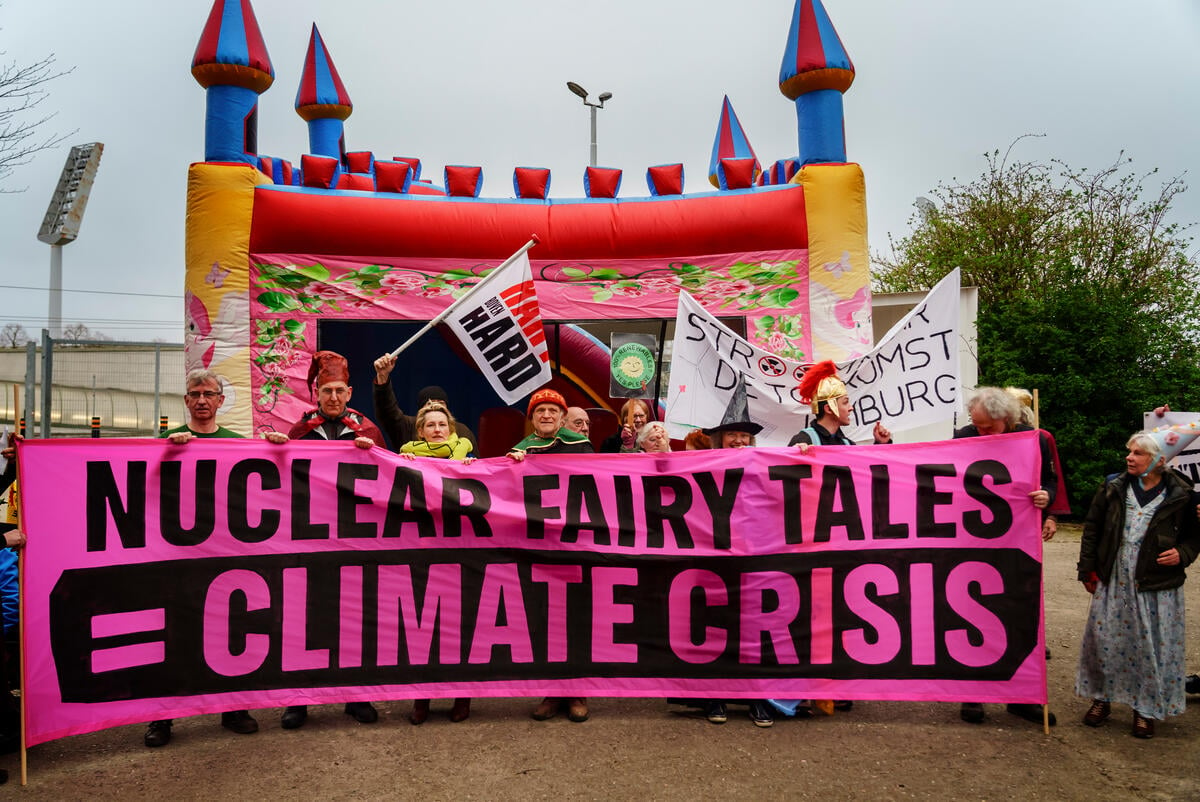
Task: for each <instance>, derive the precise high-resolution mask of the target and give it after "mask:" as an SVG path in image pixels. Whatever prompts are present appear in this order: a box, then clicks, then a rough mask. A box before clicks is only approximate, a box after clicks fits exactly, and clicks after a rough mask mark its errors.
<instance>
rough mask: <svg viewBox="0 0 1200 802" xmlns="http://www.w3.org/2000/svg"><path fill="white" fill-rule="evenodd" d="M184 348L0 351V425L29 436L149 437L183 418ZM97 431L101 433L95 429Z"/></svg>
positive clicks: (47, 343)
mask: <svg viewBox="0 0 1200 802" xmlns="http://www.w3.org/2000/svg"><path fill="white" fill-rule="evenodd" d="M183 379H184V356H183V346H182V345H176V344H168V343H144V342H114V341H76V340H61V339H60V340H55V339H52V338H50V337H49V336H47V335H46V333H45V332H43V337H42V342H41V343H29V344H28V345H27V346H26V347H24V348H0V394H2V396H0V428H7V429H8V430H9V431H14V430H19V428H20V424H21V418H24V420H25V433H26V435H27V436H29V437H43V436H46V437H89V436H100V437H148V436H153V435H156V434H157V433H158V431H159V425H160V420H161V419H162V418H164V417H165V418H166V420H167V424H168V426H178V425H180V424H182V423H184V422H186V409H185V408H184V405H183ZM94 430H95V431H96V432H98V434H95V433H94Z"/></svg>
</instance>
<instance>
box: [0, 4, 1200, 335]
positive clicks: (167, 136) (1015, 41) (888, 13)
mask: <svg viewBox="0 0 1200 802" xmlns="http://www.w3.org/2000/svg"><path fill="white" fill-rule="evenodd" d="M254 7H255V11H256V14H257V17H258V20H259V24H260V26H261V28H262V31H263V35H264V37H265V39H266V43H267V48H268V50H269V52H270V54H271V59H272V62H273V63H274V66H275V75H276V79H275V85H274V86H273V87H272V88H271V89H270V90H268V91H267V92H266V94H264V95H263V97H262V101H261V104H260V110H259V150H260V152H262V153H266V154H271V155H277V156H281V157H284V158H288V159H291V160H292V161H294V162H298V161H299V158H300V155H301V154H302V153H304V152H306V150H307V149H308V138H307V130H306V128H305V125H304V123H303V121H302V120H301V119H300V118H299V117H298V116H297V115H296V113H295V111H294V110H293V102H294V99H295V93H296V87H297V84H298V82H299V79H300V72H301V68H302V66H303V64H302V62H303V57H304V52H305V48H306V47H307V44H308V36H309V28H310V25H311V24H312V23H313V22H315V23H316V24H317V25H318V27H319V28H320V30H321V34H322V36H323V37H324V39H325V43H326V45H327V46H328V48H329V51H330V54H331V55H332V57H333V59H334V62H335V64H336V66H337V68H338V71H339V73H340V74H341V77H342V80H343V82H344V83H345V85H346V88H347V90H348V91H349V93H350V97H351V99H352V100H353V102H354V106H355V108H354V114H353V115H352V116H351V117H350V119H349V120H348V121H347V123H346V144H347V147H348V148H349V149H351V150H372V151H374V152H376V153H377V154H378V155H380V156H383V157H387V156H399V155H403V156H417V157H420V158H421V159H422V161H423V169H424V175H425V176H427V177H432V178H434V179H435V180H437V181H438V182H439V183H440V178H441V172H442V167H443V166H444V165H445V164H478V165H482V166H483V168H484V187H483V195H484V196H488V197H511V196H512V181H511V176H512V168H513V167H514V166H517V165H537V166H544V167H550V168H552V170H553V179H552V185H551V193H550V194H551V197H554V198H569V197H579V196H582V194H583V188H582V183H583V182H582V173H583V168H584V166H585V165H586V164H587V159H588V142H589V140H588V113H587V109H586V108H584V106H583V105H582V103H581V102H580V101H579V99H578V98H576V97H575V96H574V95H572V94H570V93H569V92H568V91H567V88H566V82H567V81H576V82H577V83H580V84H582V85H583V86H584V87H586V88H587V89H588V90H590V91H591V92H592V94H593V96H595V95H597V94H599V93H600V92H603V91H609V92H612V93H613V99H612V100H611V101H610V102H609V103H608V105H607V107H606V108H605V109H603V110H602V111H600V112H599V137H598V139H599V162H600V164H602V165H608V166H613V167H621V168H623V169H624V170H625V179H624V184H623V186H622V190H621V196H622V197H626V196H644V195H646V194H647V193H646V189H645V181H644V178H643V176H644V173H645V169H646V167H647V166H649V165H652V164H659V163H663V162H673V161H682V162H683V163H684V165H685V171H686V175H687V183H686V186H685V191H688V192H699V191H707V190H709V189H711V187H710V186H709V185H708V182H707V178H706V172H707V167H708V158H709V153H710V151H711V148H712V141H713V136H714V133H715V130H716V123H717V117H718V114H719V112H720V105H721V99H722V97H723V96H724V95H726V94H728V95H729V97H730V99H731V101H732V103H733V105H734V108H735V110H736V111H737V113H738V116H739V117H740V119H741V121H742V125H743V126H744V128H745V129H746V133H747V136H748V137H749V139H750V142H751V143H752V144H753V146H754V148H755V150H756V152H757V154H758V156H759V158H760V159H761V160H762V161H763V162H764V163H767V162H770V161H773V160H775V159H777V158H784V157H788V156H794V155H795V153H796V151H797V137H796V119H795V111H794V107H793V105H792V103H791V102H790V101H788V100H787V99H786V98H784V97H783V95H781V94H780V93H779V89H778V73H779V63H780V59H781V57H782V54H783V47H784V38H785V36H786V31H787V26H788V24H789V21H790V19H791V12H792V0H741V2H736V3H734V2H726V3H715V2H707V0H608V2H603V3H596V2H586V3H585V2H580V0H507V2H482V1H481V0H460V2H457V3H429V2H423V3H420V2H408V3H404V2H380V0H336V2H333V1H332V0H320V1H318V0H256V2H255V3H254ZM825 7H826V9H827V10H828V12H829V14H830V16H831V17H832V19H833V22H834V25H835V26H836V27H837V29H838V31H839V33H840V34H841V37H842V41H843V43H844V44H845V46H846V48H847V50H848V51H849V53H850V56H851V58H852V59H853V61H854V64H855V68H856V70H857V78H856V80H855V82H854V85H853V86H852V87H851V88H850V90H849V92H848V93H847V94H846V99H845V108H846V139H847V154H848V158H849V159H850V160H851V161H856V162H858V163H860V164H861V165H862V166H863V169H864V172H865V173H866V179H867V194H868V209H869V212H868V213H869V218H868V223H869V226H870V242H871V247H872V250H873V251H880V250H883V249H886V248H887V244H888V234H889V233H890V234H892V235H895V236H899V235H903V234H904V233H905V232H906V231H907V230H908V220H909V217H910V215H911V214H912V213H913V211H914V209H913V207H912V202H913V200H914V199H915V198H916V197H917V196H919V195H924V194H928V193H929V192H930V190H931V189H932V188H933V187H934V186H935V185H936V184H937V183H938V182H939V181H949V180H952V179H954V178H959V179H969V178H971V177H974V176H976V175H978V174H979V172H980V171H981V170H982V169H983V167H984V161H983V158H982V154H983V153H984V152H985V151H988V150H991V149H994V148H1000V149H1002V150H1003V149H1004V148H1006V147H1007V146H1008V145H1009V143H1010V142H1012V141H1013V140H1014V139H1015V138H1017V137H1019V136H1021V135H1022V134H1029V133H1034V134H1044V137H1042V138H1039V139H1030V140H1025V141H1023V142H1022V143H1021V144H1020V145H1019V146H1018V147H1017V148H1016V150H1015V151H1014V153H1015V156H1016V157H1017V158H1020V159H1027V160H1046V159H1049V158H1052V157H1057V158H1060V159H1063V160H1065V161H1067V162H1068V163H1070V164H1071V165H1073V166H1076V167H1085V166H1087V167H1093V168H1095V167H1102V166H1106V165H1108V164H1111V163H1112V162H1113V161H1114V160H1115V159H1116V158H1117V155H1118V154H1119V152H1120V151H1121V150H1125V151H1126V153H1127V154H1129V155H1131V156H1133V157H1134V159H1135V164H1136V165H1138V166H1140V167H1141V168H1144V169H1150V168H1152V167H1158V168H1160V169H1161V172H1162V175H1163V176H1164V177H1170V176H1175V175H1179V174H1182V173H1185V172H1186V173H1188V176H1187V177H1188V179H1189V180H1191V181H1192V182H1195V181H1196V174H1197V167H1198V166H1200V148H1198V147H1197V146H1196V145H1195V142H1196V141H1197V140H1198V139H1200V90H1198V87H1200V47H1198V45H1200V3H1198V2H1196V0H1141V2H1138V3H1129V2H1127V1H1123V2H1117V0H1011V2H1007V3H1003V4H998V3H980V2H963V0H912V1H911V2H896V1H895V0H825ZM210 8H211V3H210V2H208V0H171V2H163V0H113V1H112V2H110V3H106V4H103V5H102V6H96V5H93V4H83V3H80V2H78V0H4V2H3V5H0V50H3V51H6V55H5V56H4V57H3V58H4V60H6V61H10V60H15V61H18V62H28V61H32V60H35V59H37V58H40V57H42V56H44V55H46V54H48V53H54V54H56V56H57V58H58V61H59V64H60V65H61V66H63V67H70V66H74V67H75V71H74V73H73V74H71V75H69V76H67V77H65V78H62V79H60V80H58V81H56V82H55V83H54V84H52V85H51V92H52V94H51V97H50V98H49V99H48V100H47V101H46V103H45V104H44V107H43V108H44V109H45V110H47V111H58V113H59V114H58V118H57V119H56V120H55V121H54V123H53V125H55V126H56V127H57V128H58V129H59V130H60V131H69V130H72V129H76V128H77V129H78V133H76V134H75V135H73V136H72V137H71V140H70V142H69V143H68V144H80V143H84V142H92V141H100V142H103V143H104V144H105V152H104V158H103V161H102V163H101V165H100V172H99V175H98V178H97V181H96V184H95V187H94V189H93V192H92V196H91V201H90V203H89V206H88V209H87V214H86V217H85V219H84V223H83V227H82V230H81V234H80V237H79V239H78V240H77V241H76V242H75V243H73V244H71V245H69V246H67V247H66V248H65V251H64V287H65V288H66V289H68V290H87V291H96V290H103V291H106V292H115V293H129V295H99V294H88V293H86V292H67V293H66V294H65V295H64V298H63V316H64V321H65V322H66V323H71V322H77V321H82V322H84V323H86V324H87V325H88V326H89V327H91V328H94V329H98V330H100V331H103V332H105V333H107V334H109V335H110V336H113V337H115V338H117V339H137V340H149V339H152V338H155V337H158V338H162V339H165V340H167V341H169V342H180V341H182V337H183V323H182V301H181V299H180V297H179V296H181V295H182V290H183V232H184V205H185V196H184V192H185V184H186V177H187V167H188V164H189V163H191V162H194V161H198V160H202V159H203V131H204V91H203V90H202V89H201V88H200V87H199V85H198V84H196V82H195V81H194V80H193V79H192V77H191V74H190V73H189V66H190V64H191V57H192V52H193V50H194V49H195V46H196V42H197V40H198V38H199V36H200V31H201V28H202V27H203V25H204V21H205V19H206V18H207V15H208V12H209V9H210ZM66 151H67V146H64V147H63V148H61V149H59V150H56V151H54V152H50V153H44V154H42V155H41V156H39V157H38V158H37V160H36V161H35V162H34V163H32V164H30V165H28V166H26V167H23V168H20V169H18V170H17V172H16V173H15V174H14V175H13V176H12V177H11V178H10V179H9V181H8V184H7V188H9V189H12V188H21V187H28V189H27V190H26V191H25V192H24V193H22V194H9V195H0V285H4V287H3V289H0V293H2V295H0V297H3V298H4V309H3V312H0V325H3V323H5V322H9V321H17V322H20V323H22V324H23V325H24V326H25V327H26V329H27V330H29V331H30V333H31V334H34V333H36V331H37V330H39V329H40V328H41V327H42V326H43V325H45V315H46V308H47V295H46V292H45V290H44V289H42V290H37V291H29V290H16V289H11V287H12V286H33V287H40V288H44V287H45V286H46V284H47V281H48V272H49V271H48V265H49V248H48V247H47V246H45V245H43V244H42V243H40V242H38V241H37V239H36V233H37V229H38V226H39V225H40V223H41V218H42V215H43V214H44V212H45V209H46V204H47V202H48V201H49V199H50V195H51V192H52V191H53V188H54V185H55V182H56V181H57V178H58V174H59V172H60V171H61V169H62V165H63V160H64V159H65V157H66ZM1154 186H1157V183H1154ZM1177 219H1178V220H1179V221H1180V222H1185V223H1192V222H1197V221H1200V186H1198V187H1196V188H1194V189H1191V190H1189V191H1188V192H1187V193H1186V194H1185V195H1184V196H1183V198H1182V200H1181V202H1180V203H1179V204H1178V208H1177ZM133 293H142V294H145V295H141V296H138V295H133ZM146 295H151V296H153V295H163V296H172V297H162V298H160V297H146Z"/></svg>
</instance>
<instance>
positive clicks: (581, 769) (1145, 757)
mask: <svg viewBox="0 0 1200 802" xmlns="http://www.w3.org/2000/svg"><path fill="white" fill-rule="evenodd" d="M1078 543H1079V534H1078V529H1077V528H1071V527H1064V528H1063V529H1062V530H1060V533H1059V536H1058V537H1057V538H1056V539H1055V540H1054V541H1053V542H1051V543H1049V544H1047V548H1046V594H1047V596H1046V620H1047V642H1048V643H1049V645H1050V646H1051V648H1052V649H1053V652H1054V658H1053V659H1052V660H1051V661H1050V663H1049V669H1050V696H1051V708H1052V709H1053V710H1054V711H1055V712H1056V713H1057V714H1058V717H1059V724H1058V726H1057V727H1055V728H1053V729H1052V730H1051V734H1050V735H1049V736H1046V735H1043V734H1042V732H1041V728H1040V727H1037V726H1034V725H1031V724H1029V723H1026V722H1024V721H1022V720H1020V719H1017V718H1015V717H1014V716H1011V715H1009V714H1007V713H1005V712H1004V709H1003V707H1002V706H1000V705H988V706H987V707H988V718H987V720H986V721H985V722H984V723H983V724H981V725H971V724H965V723H963V722H962V721H960V720H959V718H958V707H957V705H953V704H927V703H921V704H917V703H911V704H910V703H902V702H860V703H858V704H856V705H855V707H854V710H853V711H851V712H849V713H839V714H837V715H835V716H833V717H828V718H826V717H818V718H812V719H807V720H785V721H779V722H777V723H776V724H775V726H774V727H772V728H770V729H758V728H756V727H754V726H753V725H752V724H751V723H750V721H749V720H748V719H747V718H745V717H744V715H743V713H742V709H741V708H733V709H732V710H731V715H730V720H729V723H727V724H725V725H724V726H713V725H711V724H709V723H708V722H707V721H705V720H703V719H702V718H695V717H689V716H684V715H680V714H678V713H674V712H671V710H669V709H668V708H667V706H666V705H665V704H664V703H663V702H662V701H660V700H650V699H593V700H592V719H591V720H590V721H588V722H586V723H584V724H573V723H570V722H568V721H567V720H566V719H565V718H558V719H554V720H551V721H548V722H536V721H532V720H530V718H529V710H530V709H531V707H532V705H533V701H532V700H526V699H480V700H476V702H475V704H474V707H473V709H472V714H471V718H470V720H469V721H467V722H465V723H462V724H451V723H450V722H449V721H448V720H447V719H446V717H445V713H446V712H447V711H448V709H449V702H448V701H447V702H441V703H437V702H435V708H434V713H433V715H432V716H431V718H430V720H429V721H428V722H427V723H426V724H424V725H423V726H421V727H413V726H411V725H410V724H409V723H408V721H407V719H406V715H407V712H408V708H409V704H408V703H407V702H391V703H384V704H381V705H379V708H380V714H381V718H380V721H379V723H377V724H374V725H368V726H363V725H359V724H356V723H354V722H353V721H351V720H350V719H349V718H347V717H346V716H344V715H342V713H341V709H340V707H333V706H326V707H319V708H313V709H312V711H311V715H310V718H309V721H308V724H307V725H306V726H305V727H304V728H303V729H300V730H292V731H285V730H281V729H280V728H279V711H278V710H262V711H256V713H255V715H256V716H257V718H258V720H259V724H260V727H261V729H260V731H259V732H258V733H257V734H255V735H250V736H241V735H233V734H231V733H227V732H226V731H224V730H222V729H221V727H220V726H219V717H218V716H215V715H214V716H198V717H195V718H190V719H184V720H181V721H178V722H177V723H176V725H175V737H174V739H173V740H172V742H171V743H170V745H168V746H166V747H164V748H161V749H146V748H144V747H143V746H142V742H141V741H142V732H143V729H144V728H143V727H140V726H136V727H134V726H130V727H118V728H115V729H110V730H105V731H103V732H97V733H92V734H90V735H81V736H75V737H72V738H66V739H63V740H59V741H53V742H51V743H47V744H43V745H41V746H38V747H35V748H34V749H32V750H31V751H30V753H29V784H28V786H26V787H25V788H24V789H22V788H20V787H19V785H18V783H19V774H18V772H19V769H18V766H19V764H18V757H17V756H16V755H6V756H3V757H0V767H2V768H7V769H8V770H9V771H10V772H11V773H12V777H11V779H10V781H9V784H8V785H7V786H6V787H4V789H3V792H7V793H8V794H11V795H14V796H15V795H16V794H20V795H21V796H22V797H24V798H28V799H46V800H56V801H57V800H62V799H78V798H84V797H86V798H88V799H122V800H128V799H142V798H151V797H156V798H168V799H226V798H235V797H240V798H250V799H255V798H263V797H268V796H269V797H274V798H279V799H291V798H313V799H397V798H399V799H409V798H417V797H420V798H422V799H486V800H491V799H538V798H545V799H551V798H561V797H570V798H587V799H696V798H700V797H704V798H712V797H718V796H727V795H728V796H734V795H736V796H738V797H742V798H758V799H782V798H788V799H809V798H814V799H815V798H823V799H830V798H832V799H870V800H890V799H912V798H918V799H1003V798H1010V799H1066V800H1074V799H1078V800H1105V799H1114V800H1115V799H1122V800H1127V799H1131V798H1132V799H1197V798H1200V696H1193V697H1190V699H1189V702H1190V703H1191V704H1190V709H1189V711H1188V712H1187V713H1186V714H1185V715H1183V716H1180V717H1178V718H1173V719H1170V720H1168V721H1167V722H1165V723H1160V724H1159V726H1158V734H1157V736H1156V737H1155V738H1154V739H1153V740H1150V741H1140V740H1137V739H1134V738H1132V737H1131V736H1130V735H1129V725H1130V718H1131V714H1130V711H1129V710H1128V709H1125V708H1114V711H1113V717H1112V719H1111V720H1110V721H1109V723H1108V724H1106V725H1105V726H1103V727H1101V728H1099V729H1095V730H1093V729H1090V728H1088V727H1085V726H1083V724H1082V723H1081V719H1082V716H1083V714H1084V712H1085V711H1086V709H1087V702H1086V701H1085V700H1083V699H1079V698H1076V697H1075V695H1074V693H1073V692H1072V688H1073V682H1074V674H1075V661H1076V659H1077V656H1078V642H1079V637H1080V633H1081V631H1082V628H1083V622H1084V619H1085V617H1086V613H1087V601H1088V596H1087V594H1086V593H1085V592H1084V591H1083V589H1082V587H1081V586H1080V585H1079V583H1078V582H1076V581H1075V571H1074V566H1075V559H1076V557H1077V553H1078ZM1187 596H1188V601H1189V607H1190V608H1191V611H1192V615H1191V619H1190V621H1189V625H1188V634H1189V646H1188V655H1189V667H1190V670H1193V671H1195V670H1200V578H1193V579H1192V580H1191V581H1190V582H1189V583H1188V585H1187Z"/></svg>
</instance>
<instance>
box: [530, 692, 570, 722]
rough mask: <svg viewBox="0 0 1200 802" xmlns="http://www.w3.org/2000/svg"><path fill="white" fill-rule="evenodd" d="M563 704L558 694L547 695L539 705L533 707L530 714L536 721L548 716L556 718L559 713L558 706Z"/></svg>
mask: <svg viewBox="0 0 1200 802" xmlns="http://www.w3.org/2000/svg"><path fill="white" fill-rule="evenodd" d="M560 704H562V699H559V698H558V697H556V696H547V697H546V698H545V699H543V700H542V701H541V702H539V703H538V706H537V707H535V708H534V709H533V712H532V713H530V714H529V715H530V716H532V717H533V720H534V721H545V720H546V719H548V718H554V717H555V716H556V715H557V714H558V706H559V705H560Z"/></svg>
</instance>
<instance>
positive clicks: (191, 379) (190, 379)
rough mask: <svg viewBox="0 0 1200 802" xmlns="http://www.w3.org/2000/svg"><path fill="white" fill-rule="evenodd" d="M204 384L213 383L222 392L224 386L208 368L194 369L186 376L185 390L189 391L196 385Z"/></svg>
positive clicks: (218, 377) (219, 378)
mask: <svg viewBox="0 0 1200 802" xmlns="http://www.w3.org/2000/svg"><path fill="white" fill-rule="evenodd" d="M205 382H213V383H214V384H216V385H217V389H218V390H221V391H222V392H224V386H223V385H222V384H221V377H220V376H218V375H217V374H216V373H215V372H214V371H211V370H209V369H208V368H196V369H195V370H193V371H190V372H189V373H188V375H187V389H189V390H190V389H192V388H193V387H195V386H196V385H197V384H204V383H205Z"/></svg>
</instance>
